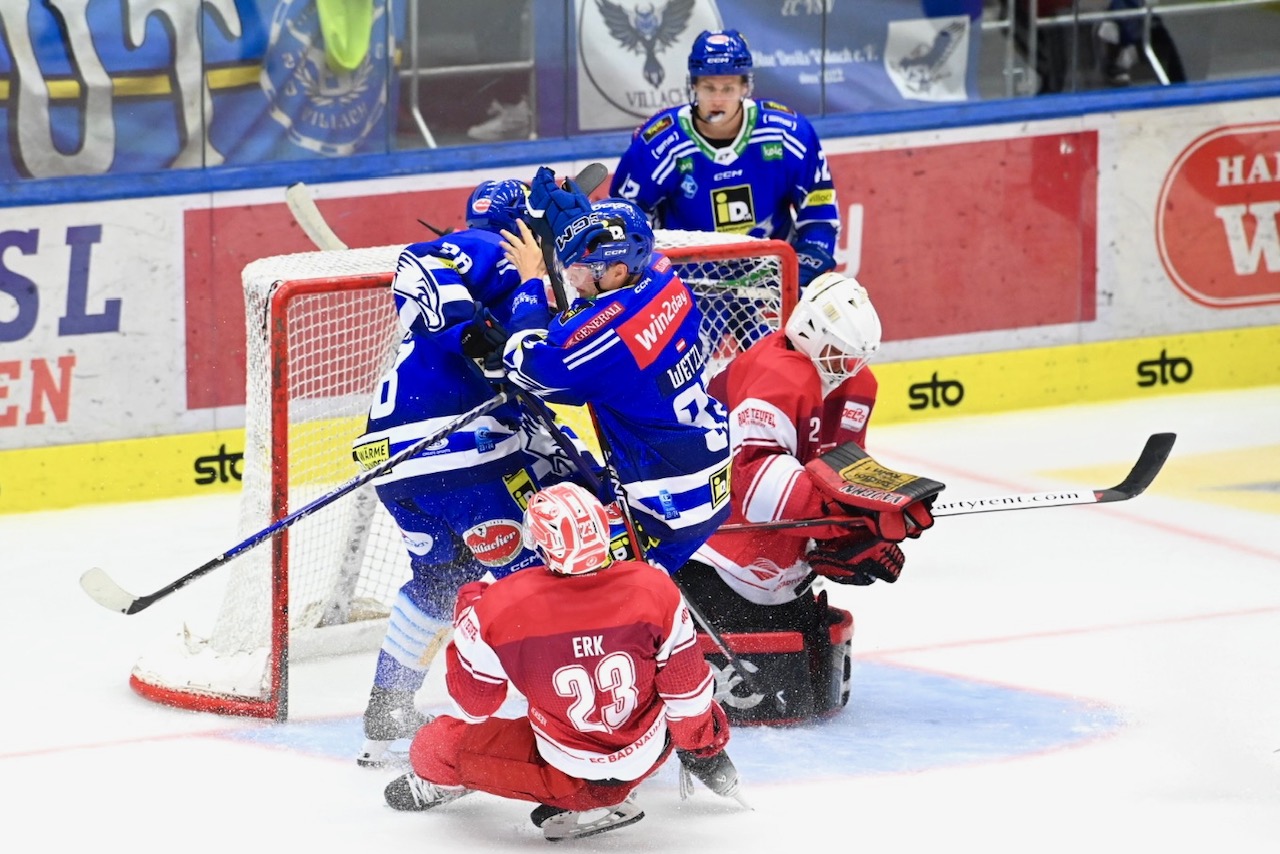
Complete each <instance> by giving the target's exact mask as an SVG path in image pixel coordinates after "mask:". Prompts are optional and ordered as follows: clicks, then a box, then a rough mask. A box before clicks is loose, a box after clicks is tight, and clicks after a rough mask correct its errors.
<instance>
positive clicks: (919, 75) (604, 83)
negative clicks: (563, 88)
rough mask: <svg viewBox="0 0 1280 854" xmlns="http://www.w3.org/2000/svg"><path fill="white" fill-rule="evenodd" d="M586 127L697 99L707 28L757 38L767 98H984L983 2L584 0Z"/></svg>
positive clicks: (852, 107)
mask: <svg viewBox="0 0 1280 854" xmlns="http://www.w3.org/2000/svg"><path fill="white" fill-rule="evenodd" d="M575 8H576V11H577V15H576V17H577V36H578V39H577V40H578V57H577V59H578V74H577V81H578V127H579V129H581V130H606V129H619V128H626V127H633V126H635V125H637V124H639V123H640V122H642V121H644V120H645V119H647V118H648V117H649V116H650V115H652V114H653V113H654V112H656V111H657V110H660V109H663V108H666V107H669V106H672V105H674V104H677V103H683V102H684V101H686V100H687V97H688V96H687V93H686V91H685V78H686V74H687V59H688V55H689V49H690V47H691V46H692V45H693V40H694V39H695V38H696V37H697V35H698V33H699V32H701V31H702V30H704V29H720V28H726V29H736V30H738V31H740V32H741V33H742V34H743V35H744V36H745V37H746V38H747V41H748V43H749V44H750V45H751V52H752V55H753V58H754V62H755V92H756V94H757V96H758V97H763V98H769V99H771V100H777V101H781V102H783V103H785V104H787V105H788V106H790V107H792V108H794V109H797V110H799V111H801V112H803V113H805V114H807V115H810V116H821V115H829V114H832V113H850V112H867V111H885V110H900V109H909V108H916V107H921V106H927V105H929V104H933V103H945V102H955V101H966V100H976V99H977V98H978V86H977V57H978V48H979V44H978V40H979V35H980V32H981V29H980V27H978V26H975V25H974V23H973V22H974V21H975V20H977V19H978V18H979V17H980V15H981V11H982V4H981V0H923V2H921V0H857V2H840V3H836V2H833V0H719V2H717V0H667V2H665V3H662V2H657V3H655V2H650V0H576V3H575Z"/></svg>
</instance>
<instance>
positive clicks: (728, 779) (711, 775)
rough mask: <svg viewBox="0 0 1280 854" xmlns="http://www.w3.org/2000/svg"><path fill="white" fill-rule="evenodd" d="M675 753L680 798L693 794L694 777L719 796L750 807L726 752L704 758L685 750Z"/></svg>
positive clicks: (683, 798)
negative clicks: (677, 765)
mask: <svg viewBox="0 0 1280 854" xmlns="http://www.w3.org/2000/svg"><path fill="white" fill-rule="evenodd" d="M676 754H677V755H678V756H679V758H680V800H682V801H683V800H685V799H687V798H690V797H692V796H693V789H694V787H693V778H695V777H696V778H698V779H699V780H700V781H702V785H704V786H706V787H707V788H708V789H710V790H711V791H713V792H715V793H716V794H717V795H719V796H720V797H722V798H733V799H734V800H735V801H737V802H738V803H740V804H742V805H743V806H744V807H746V808H747V809H751V808H752V807H751V804H749V803H747V801H746V799H745V798H744V797H743V796H742V791H741V787H740V784H739V780H738V769H737V768H736V767H734V764H733V760H732V759H730V758H729V754H728V753H726V752H724V751H723V750H722V751H720V752H719V753H717V754H716V755H715V756H711V757H707V758H706V759H699V758H698V757H696V756H694V755H693V754H692V753H690V752H688V751H686V750H677V751H676Z"/></svg>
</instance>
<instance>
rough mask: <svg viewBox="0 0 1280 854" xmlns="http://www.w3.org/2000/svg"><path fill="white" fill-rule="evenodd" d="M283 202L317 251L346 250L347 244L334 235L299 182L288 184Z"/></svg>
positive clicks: (307, 188) (304, 187)
mask: <svg viewBox="0 0 1280 854" xmlns="http://www.w3.org/2000/svg"><path fill="white" fill-rule="evenodd" d="M284 200H285V203H286V204H288V205H289V212H290V213H291V214H293V219H294V221H295V222H296V223H298V225H299V227H301V228H302V230H303V232H305V233H306V235H307V237H309V238H311V242H312V243H314V244H315V245H316V248H317V249H324V250H326V251H332V250H335V249H346V248H347V244H346V243H343V242H342V240H341V238H339V237H338V235H336V234H334V232H333V229H332V228H330V227H329V223H328V222H326V221H325V218H324V215H323V214H321V213H320V209H319V208H318V207H316V200H315V199H314V198H313V197H312V196H311V188H310V187H308V186H307V185H306V184H304V183H303V182H301V181H299V182H297V183H296V184H290V185H289V188H288V189H286V190H285V191H284Z"/></svg>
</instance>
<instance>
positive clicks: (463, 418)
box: [80, 392, 507, 614]
mask: <svg viewBox="0 0 1280 854" xmlns="http://www.w3.org/2000/svg"><path fill="white" fill-rule="evenodd" d="M506 402H507V395H506V393H505V392H500V393H498V394H496V395H494V396H493V397H491V398H489V399H488V400H486V401H485V402H484V403H482V404H480V405H479V406H476V407H475V408H474V409H471V410H469V411H467V412H464V413H463V414H462V415H459V416H458V417H457V418H455V419H454V420H452V421H450V422H449V423H448V424H446V425H444V426H443V427H441V428H440V429H439V430H436V431H435V432H434V433H432V434H430V435H429V436H424V437H423V438H421V439H419V440H418V441H416V442H414V443H413V444H412V445H409V446H408V447H406V448H404V449H402V450H401V451H399V452H398V453H395V454H392V455H391V456H390V457H389V458H388V459H386V460H384V461H383V462H381V463H379V464H378V465H376V466H374V467H373V468H370V469H366V470H365V471H363V472H361V473H360V474H358V475H356V476H355V477H353V478H352V479H351V480H349V481H347V482H346V483H344V484H343V485H342V486H339V487H338V488H336V489H334V490H333V491H331V492H326V493H325V494H324V495H321V496H320V497H318V498H316V499H314V500H312V501H311V502H310V503H308V504H306V505H305V506H303V507H299V508H298V509H297V510H295V511H293V512H292V513H290V514H289V515H288V516H285V517H284V518H282V519H280V520H278V521H276V522H273V523H271V524H270V525H268V526H267V527H265V528H263V529H262V530H261V531H258V532H257V533H256V534H253V535H251V536H250V537H249V538H248V539H246V540H243V541H241V542H239V543H237V544H236V545H234V546H232V547H231V548H229V549H227V550H226V551H225V552H223V553H222V554H220V555H218V556H217V557H215V558H213V559H212V560H210V561H208V562H206V563H204V564H201V565H200V566H198V567H196V568H195V569H193V570H191V571H190V572H188V573H187V574H186V575H184V576H182V577H181V578H179V579H177V580H176V581H173V582H171V583H170V584H166V585H165V586H164V587H161V588H160V589H159V590H157V591H155V592H154V593H150V594H147V595H145V596H134V595H133V594H132V593H129V592H128V591H126V590H125V589H124V588H123V587H121V586H120V585H119V584H117V583H116V582H115V581H114V580H112V578H111V576H109V575H107V573H106V572H105V571H104V570H102V569H99V568H98V567H94V568H93V569H90V570H89V571H88V572H86V573H85V574H84V575H82V576H80V586H81V587H83V588H84V591H85V593H88V594H89V598H91V599H93V601H95V602H97V603H98V604H99V605H101V606H102V607H104V608H107V609H109V610H112V611H119V612H120V613H122V614H136V613H138V612H139V611H141V610H143V609H144V608H148V607H150V606H151V605H154V604H155V603H156V602H158V601H160V600H161V599H163V598H165V597H166V596H168V595H169V594H170V593H173V592H174V591H176V590H179V589H181V588H183V587H186V586H187V585H188V584H190V583H191V582H193V581H195V580H196V579H197V578H201V577H202V576H205V575H207V574H209V573H210V572H212V571H213V570H215V569H217V568H218V567H220V566H222V565H223V564H226V563H230V562H231V561H232V560H234V559H235V558H237V557H239V556H240V555H242V554H244V553H245V552H247V551H249V550H250V549H252V548H254V547H255V546H258V545H260V544H262V543H264V542H266V541H267V540H269V539H271V537H273V536H275V535H276V534H278V533H280V532H281V531H283V530H284V529H285V528H288V527H290V526H292V525H293V524H294V523H295V522H299V521H301V520H302V519H305V518H306V517H308V516H310V515H311V514H312V513H315V512H316V511H317V510H319V509H321V508H322V507H327V506H328V505H330V504H332V503H333V502H335V501H337V500H338V499H339V498H341V497H342V496H344V495H346V494H347V493H349V492H352V491H354V490H356V489H358V488H359V487H361V486H364V485H365V484H366V483H368V482H369V481H371V480H373V479H374V478H376V477H378V476H380V475H382V474H385V473H386V472H388V471H390V470H391V469H392V468H393V467H395V466H397V465H399V464H400V463H402V462H404V461H405V460H407V459H410V458H411V457H415V456H417V455H418V454H420V453H422V452H423V451H424V450H425V449H426V448H427V446H428V445H431V444H434V443H435V442H438V441H440V440H441V439H443V438H444V437H446V436H448V435H449V434H450V433H452V432H454V431H455V430H458V429H460V428H461V427H464V426H466V425H467V424H470V423H471V422H472V421H475V420H476V419H477V418H479V417H480V416H482V415H485V414H487V413H489V412H492V411H493V410H495V409H497V408H498V407H499V406H502V405H503V404H504V403H506Z"/></svg>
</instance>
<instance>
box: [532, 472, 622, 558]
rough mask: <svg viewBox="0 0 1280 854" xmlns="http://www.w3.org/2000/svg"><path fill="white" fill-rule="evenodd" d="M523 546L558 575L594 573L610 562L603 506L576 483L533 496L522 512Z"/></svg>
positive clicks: (559, 485)
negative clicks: (540, 558)
mask: <svg viewBox="0 0 1280 854" xmlns="http://www.w3.org/2000/svg"><path fill="white" fill-rule="evenodd" d="M524 544H525V547H526V548H530V549H537V551H538V553H539V554H540V555H542V559H543V560H544V561H546V564H547V569H550V570H551V571H552V572H556V573H559V574H560V575H582V574H584V573H588V572H595V571H596V570H597V569H603V568H604V567H606V566H608V565H609V563H610V561H611V560H612V559H613V556H612V554H611V553H610V551H609V516H608V514H607V513H606V512H605V509H604V505H602V504H601V503H600V502H599V500H597V499H596V497H595V496H594V495H592V494H591V493H590V492H587V491H586V490H585V489H583V488H582V487H581V486H578V485H577V484H576V483H557V484H555V485H553V486H548V487H547V488H546V489H543V490H539V491H538V492H535V493H534V495H533V497H532V498H531V499H529V507H528V509H526V510H525V511H524Z"/></svg>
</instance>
